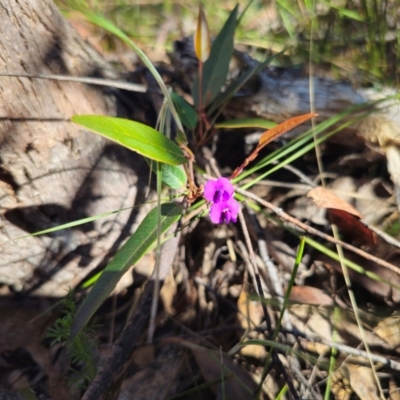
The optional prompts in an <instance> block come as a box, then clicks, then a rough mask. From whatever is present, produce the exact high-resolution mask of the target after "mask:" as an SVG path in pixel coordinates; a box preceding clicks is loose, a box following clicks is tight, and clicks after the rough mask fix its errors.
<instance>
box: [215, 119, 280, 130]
mask: <svg viewBox="0 0 400 400" xmlns="http://www.w3.org/2000/svg"><path fill="white" fill-rule="evenodd" d="M276 125H277V124H276V122H273V121H266V120H265V119H261V118H238V119H232V120H230V121H224V122H220V123H219V124H216V125H215V127H216V128H224V129H240V128H261V129H271V128H273V127H274V126H276Z"/></svg>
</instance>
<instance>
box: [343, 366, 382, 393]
mask: <svg viewBox="0 0 400 400" xmlns="http://www.w3.org/2000/svg"><path fill="white" fill-rule="evenodd" d="M347 370H348V373H349V380H350V386H351V388H352V389H353V391H354V392H355V393H356V394H357V396H358V397H359V398H360V399H363V400H379V396H378V394H377V393H378V388H377V385H376V381H375V379H374V375H373V373H372V370H371V368H369V367H364V366H361V365H354V364H348V365H347Z"/></svg>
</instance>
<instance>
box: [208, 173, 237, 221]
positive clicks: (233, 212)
mask: <svg viewBox="0 0 400 400" xmlns="http://www.w3.org/2000/svg"><path fill="white" fill-rule="evenodd" d="M233 193H234V189H233V186H232V183H231V182H230V180H229V179H227V178H218V179H217V180H216V181H207V183H206V184H205V186H204V197H205V199H206V200H208V201H209V202H210V203H211V208H210V218H211V221H212V222H213V223H214V224H223V223H226V224H228V223H229V222H230V221H232V222H236V221H237V215H238V213H239V209H240V206H239V203H238V202H237V201H236V200H235V199H234V198H233Z"/></svg>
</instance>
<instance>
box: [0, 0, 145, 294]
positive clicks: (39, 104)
mask: <svg viewBox="0 0 400 400" xmlns="http://www.w3.org/2000/svg"><path fill="white" fill-rule="evenodd" d="M0 20H1V24H0V72H3V73H21V74H62V75H73V76H74V75H75V76H96V77H99V76H100V77H106V78H113V77H114V76H113V73H112V69H111V68H109V66H108V65H107V63H106V62H104V60H103V59H102V57H101V56H100V55H99V54H98V53H97V52H96V51H95V50H93V48H92V47H91V46H89V45H88V44H87V43H85V42H84V41H83V40H82V39H81V38H80V37H79V35H78V34H77V32H76V31H75V30H74V29H73V28H72V27H71V26H70V25H69V24H68V23H67V22H66V21H65V20H64V18H63V17H62V16H61V15H60V13H59V12H58V10H57V9H56V7H55V6H54V4H53V3H52V2H51V1H50V0H21V1H18V2H17V1H14V0H3V1H1V3H0ZM120 110H121V107H120V104H119V102H118V91H116V90H110V89H104V88H99V87H95V86H89V85H85V84H82V83H74V82H58V81H51V80H39V79H31V78H22V77H19V78H16V77H5V76H0V146H1V151H0V196H1V209H0V213H1V219H0V243H1V254H2V257H1V259H0V293H2V294H6V293H7V292H8V288H11V290H12V291H15V292H24V293H32V294H35V295H41V296H64V295H65V293H66V290H68V288H71V287H75V286H76V284H77V283H78V282H79V281H80V280H81V279H82V278H83V277H84V276H85V275H87V274H88V272H89V271H91V270H93V269H94V268H95V267H97V266H99V265H100V264H102V263H105V262H107V260H108V259H109V257H110V256H111V254H112V253H113V252H115V250H116V249H117V248H118V247H119V245H120V244H121V242H122V241H123V240H124V239H125V238H126V236H127V235H128V234H129V232H130V231H131V230H132V227H133V226H134V225H135V222H136V220H137V219H138V218H139V219H140V215H139V213H138V212H137V211H132V210H127V211H124V212H121V213H119V214H114V215H112V216H109V217H107V218H103V219H100V220H97V221H94V222H91V223H89V224H85V225H82V226H80V227H76V228H73V229H69V230H62V231H57V232H54V233H51V234H47V235H44V236H37V237H32V236H31V237H27V238H24V239H18V240H13V239H15V238H18V237H20V236H24V235H27V234H29V233H33V232H37V231H40V230H42V229H46V228H51V227H54V226H58V225H60V224H63V223H67V222H71V221H75V220H78V219H80V218H84V217H89V216H92V215H96V214H99V213H104V212H107V211H112V210H118V209H121V208H124V207H129V206H133V205H134V203H135V201H136V200H138V199H139V200H140V201H143V196H144V195H143V193H144V190H145V186H146V182H147V171H145V170H144V169H143V168H144V165H143V162H142V161H141V159H140V158H139V157H136V156H135V154H133V153H132V152H130V151H128V150H125V149H123V148H120V147H119V146H115V145H113V144H111V142H109V141H107V140H105V139H103V138H102V137H100V136H98V135H95V134H93V133H89V132H86V131H84V130H83V129H81V128H79V127H78V126H76V125H74V124H73V123H71V122H70V121H69V118H70V117H71V116H72V115H74V114H103V115H113V116H115V115H118V114H120V113H121V111H120ZM142 178H143V179H142ZM124 227H125V228H124Z"/></svg>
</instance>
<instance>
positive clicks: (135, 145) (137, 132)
mask: <svg viewBox="0 0 400 400" xmlns="http://www.w3.org/2000/svg"><path fill="white" fill-rule="evenodd" d="M72 121H73V122H75V123H76V124H79V125H82V126H84V127H85V128H88V129H90V130H91V131H93V132H96V133H98V134H100V135H102V136H104V137H106V138H108V139H111V140H113V141H114V142H117V143H119V144H121V145H122V146H125V147H127V148H128V149H131V150H133V151H136V152H137V153H139V154H141V155H143V156H145V157H148V158H151V159H152V160H156V161H160V162H163V163H166V164H172V165H179V164H183V163H185V162H186V161H187V160H186V158H185V156H184V155H183V152H182V150H181V149H180V148H179V147H178V146H177V145H176V144H175V143H174V142H173V141H171V140H170V139H168V138H167V137H166V136H164V135H162V134H161V133H160V132H157V131H156V130H155V129H153V128H151V127H150V126H147V125H144V124H141V123H139V122H135V121H130V120H127V119H123V118H113V117H103V116H99V115H75V116H74V117H72Z"/></svg>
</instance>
